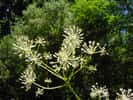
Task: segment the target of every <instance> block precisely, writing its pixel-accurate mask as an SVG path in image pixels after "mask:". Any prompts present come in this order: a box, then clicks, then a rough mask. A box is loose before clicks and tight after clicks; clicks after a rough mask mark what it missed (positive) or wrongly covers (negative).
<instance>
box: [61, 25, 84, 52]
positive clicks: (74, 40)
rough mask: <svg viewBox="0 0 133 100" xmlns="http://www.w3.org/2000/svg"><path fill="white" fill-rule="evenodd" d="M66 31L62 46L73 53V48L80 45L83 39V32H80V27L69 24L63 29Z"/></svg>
mask: <svg viewBox="0 0 133 100" xmlns="http://www.w3.org/2000/svg"><path fill="white" fill-rule="evenodd" d="M64 32H65V33H66V34H65V35H64V37H65V39H64V41H63V44H62V47H63V48H66V49H67V50H68V51H69V52H72V53H75V49H76V48H79V47H80V44H81V42H82V40H83V34H81V29H80V28H78V27H76V26H70V27H68V28H65V29H64Z"/></svg>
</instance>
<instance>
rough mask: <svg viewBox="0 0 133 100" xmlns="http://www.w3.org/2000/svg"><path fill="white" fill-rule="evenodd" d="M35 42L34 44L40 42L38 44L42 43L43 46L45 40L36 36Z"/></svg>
mask: <svg viewBox="0 0 133 100" xmlns="http://www.w3.org/2000/svg"><path fill="white" fill-rule="evenodd" d="M35 43H36V44H40V45H42V46H45V44H46V41H45V40H44V38H41V37H37V38H36V39H35Z"/></svg>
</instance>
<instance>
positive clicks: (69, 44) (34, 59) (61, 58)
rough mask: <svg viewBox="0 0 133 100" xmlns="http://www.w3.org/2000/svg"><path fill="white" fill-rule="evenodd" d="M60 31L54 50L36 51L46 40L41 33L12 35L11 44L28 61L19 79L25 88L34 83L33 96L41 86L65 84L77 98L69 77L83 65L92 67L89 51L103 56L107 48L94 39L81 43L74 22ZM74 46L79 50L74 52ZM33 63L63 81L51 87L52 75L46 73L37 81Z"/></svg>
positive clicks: (81, 38) (42, 89) (81, 40)
mask: <svg viewBox="0 0 133 100" xmlns="http://www.w3.org/2000/svg"><path fill="white" fill-rule="evenodd" d="M64 33H65V34H64V40H63V42H62V45H61V47H60V49H59V51H58V52H55V53H54V54H50V53H49V52H44V53H42V52H39V48H40V47H44V46H45V45H46V43H47V42H46V41H45V39H43V38H41V37H37V38H36V39H35V40H30V39H29V38H28V37H27V36H19V37H16V43H15V44H14V48H15V50H16V51H17V52H18V54H19V55H20V57H22V56H23V57H25V61H26V62H27V63H28V67H27V68H26V70H25V71H24V72H23V73H22V74H21V76H20V81H21V83H22V84H23V85H24V87H25V88H26V90H27V91H28V90H29V89H30V88H31V86H32V85H35V86H37V87H38V88H37V91H36V96H38V95H42V94H43V92H44V90H53V89H58V88H63V87H67V88H68V89H69V90H70V91H71V92H72V93H73V95H74V96H75V98H76V99H77V100H81V98H80V96H79V95H78V94H77V93H76V92H75V90H74V88H73V87H72V84H71V81H72V79H74V78H75V76H76V75H77V74H78V73H79V72H80V71H81V70H83V69H87V70H88V71H95V70H96V66H95V65H88V61H87V59H88V57H90V58H91V56H92V55H93V54H100V55H101V56H103V55H105V54H107V51H106V49H105V46H104V47H102V46H100V44H99V43H96V42H95V41H89V44H88V45H87V43H84V41H83V34H82V31H81V29H79V28H78V27H76V26H70V27H68V28H65V29H64ZM77 49H78V50H79V51H81V53H79V54H78V53H77ZM49 59H50V60H49ZM47 62H48V63H47ZM36 67H41V68H43V69H44V70H46V71H48V72H49V73H51V74H52V75H53V76H55V77H57V78H59V79H60V80H62V81H63V84H61V85H59V86H53V87H51V85H50V84H51V83H52V79H51V78H50V77H48V78H47V77H46V78H45V79H44V84H43V85H41V84H39V83H38V82H37V81H36V80H37V75H36V74H37V73H35V70H36ZM100 89H101V88H100ZM93 90H95V89H93ZM104 90H105V89H104Z"/></svg>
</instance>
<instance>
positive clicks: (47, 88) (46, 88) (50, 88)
mask: <svg viewBox="0 0 133 100" xmlns="http://www.w3.org/2000/svg"><path fill="white" fill-rule="evenodd" d="M33 84H34V85H35V86H37V87H40V88H42V89H45V90H54V89H59V88H62V87H64V86H65V84H64V85H59V86H55V87H45V86H42V85H40V84H38V83H35V82H34V83H33Z"/></svg>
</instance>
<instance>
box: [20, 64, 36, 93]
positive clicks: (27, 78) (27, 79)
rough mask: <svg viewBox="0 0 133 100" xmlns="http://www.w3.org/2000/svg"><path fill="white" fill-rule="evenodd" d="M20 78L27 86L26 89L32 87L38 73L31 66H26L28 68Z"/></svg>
mask: <svg viewBox="0 0 133 100" xmlns="http://www.w3.org/2000/svg"><path fill="white" fill-rule="evenodd" d="M19 80H20V81H21V83H22V84H23V85H24V87H25V88H26V91H28V90H29V89H30V88H31V85H32V83H33V82H35V80H36V74H35V73H34V71H33V69H32V67H31V66H28V68H26V70H25V71H24V72H23V73H22V74H21V76H20V79H19Z"/></svg>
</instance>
